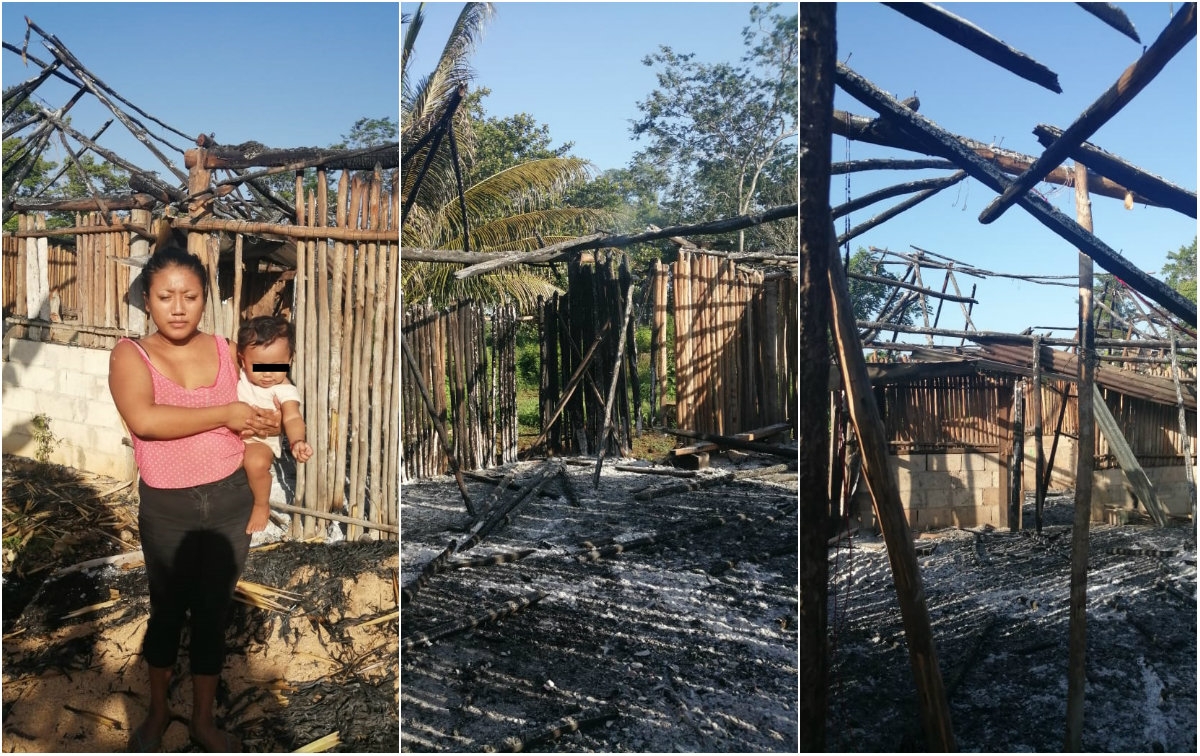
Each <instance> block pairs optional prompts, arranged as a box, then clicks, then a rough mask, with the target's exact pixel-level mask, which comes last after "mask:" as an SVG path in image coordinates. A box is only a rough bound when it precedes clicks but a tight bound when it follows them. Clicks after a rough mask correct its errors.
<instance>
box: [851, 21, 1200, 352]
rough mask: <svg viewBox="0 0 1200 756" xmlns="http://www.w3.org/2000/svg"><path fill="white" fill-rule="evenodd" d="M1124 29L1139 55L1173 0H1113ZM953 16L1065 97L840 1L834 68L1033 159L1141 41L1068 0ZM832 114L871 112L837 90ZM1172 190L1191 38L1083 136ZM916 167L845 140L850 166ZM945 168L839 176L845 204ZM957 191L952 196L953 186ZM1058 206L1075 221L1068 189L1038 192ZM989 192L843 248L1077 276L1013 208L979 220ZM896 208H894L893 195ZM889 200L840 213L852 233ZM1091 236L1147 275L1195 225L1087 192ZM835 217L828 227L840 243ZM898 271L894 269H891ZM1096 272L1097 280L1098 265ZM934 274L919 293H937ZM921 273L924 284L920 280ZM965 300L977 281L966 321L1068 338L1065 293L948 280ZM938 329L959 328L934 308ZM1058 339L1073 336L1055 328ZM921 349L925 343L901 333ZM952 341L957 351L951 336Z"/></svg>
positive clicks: (1186, 174)
mask: <svg viewBox="0 0 1200 756" xmlns="http://www.w3.org/2000/svg"><path fill="white" fill-rule="evenodd" d="M1117 5H1118V6H1119V7H1121V8H1122V9H1123V10H1124V11H1125V12H1126V14H1127V15H1128V16H1129V18H1130V20H1131V21H1132V22H1133V24H1134V26H1135V28H1136V29H1137V31H1138V33H1139V35H1140V36H1141V40H1142V44H1143V45H1150V44H1151V43H1153V41H1154V40H1155V39H1156V38H1157V37H1158V35H1159V33H1160V32H1161V31H1162V30H1163V28H1164V27H1165V26H1166V25H1167V23H1168V21H1169V20H1170V17H1171V12H1172V11H1173V10H1178V9H1179V7H1180V4H1179V3H1174V4H1170V3H1117ZM942 7H944V8H946V9H947V10H949V11H950V12H952V13H955V14H956V15H959V16H961V17H963V18H965V19H967V20H968V21H971V22H972V23H974V24H976V25H977V26H979V27H981V28H983V29H984V30H986V31H987V32H989V33H990V34H992V35H993V36H995V37H998V38H1000V39H1001V40H1003V41H1004V42H1006V43H1008V44H1009V45H1011V46H1013V47H1015V48H1017V49H1018V50H1020V51H1022V52H1024V53H1025V54H1027V55H1029V56H1031V57H1032V58H1034V59H1035V60H1037V61H1039V62H1041V63H1042V64H1044V65H1046V66H1048V67H1049V68H1050V69H1051V70H1053V71H1055V72H1056V73H1057V74H1058V77H1059V83H1060V85H1061V87H1062V89H1063V93H1062V94H1055V93H1053V92H1051V91H1049V90H1047V89H1043V88H1042V87H1039V86H1038V85H1036V84H1033V83H1031V82H1028V81H1026V80H1024V79H1021V78H1018V77H1017V76H1015V75H1013V74H1011V73H1009V72H1008V71H1006V70H1004V69H1002V68H999V67H998V66H996V65H994V64H992V63H989V62H988V61H986V60H983V59H982V58H979V57H978V56H976V55H974V54H973V53H970V52H968V51H967V50H966V49H965V48H962V47H960V46H958V45H955V44H953V43H952V42H950V41H948V40H946V39H945V38H943V37H941V36H940V35H938V34H936V33H934V32H932V31H930V30H928V29H926V28H925V27H923V26H920V25H919V24H917V23H915V22H913V21H911V20H909V19H908V18H905V17H904V16H901V15H900V14H899V13H896V12H895V11H892V10H890V9H889V8H887V7H884V6H882V5H879V4H876V3H843V4H841V5H840V6H839V10H838V19H837V23H838V51H837V56H838V60H840V61H843V62H847V59H848V62H847V65H849V66H850V68H852V69H854V70H855V71H857V72H858V73H859V74H861V75H863V76H865V77H866V78H868V79H870V80H871V81H873V82H874V83H875V84H876V85H878V86H879V87H881V88H883V89H885V90H887V91H889V92H891V93H893V94H894V95H896V96H897V97H899V98H901V99H903V98H905V97H908V96H911V95H912V94H913V93H914V92H915V93H916V94H917V96H918V97H919V98H920V100H921V108H920V112H921V113H922V114H923V115H925V116H926V117H927V118H930V119H932V120H933V121H934V122H936V123H938V124H939V125H941V126H942V127H944V128H946V129H947V130H949V131H951V132H953V133H956V134H959V135H962V136H967V137H970V138H973V139H976V140H978V141H981V142H984V143H990V142H992V141H993V140H994V141H995V142H996V143H997V144H1001V145H1002V146H1003V147H1006V148H1008V149H1012V150H1017V151H1019V152H1023V153H1026V154H1031V155H1039V154H1041V152H1042V151H1043V148H1042V146H1041V145H1040V144H1039V143H1038V141H1037V139H1036V138H1035V137H1034V136H1033V134H1032V131H1033V128H1034V126H1036V125H1037V124H1039V123H1047V124H1050V125H1053V126H1057V127H1059V128H1062V129H1065V128H1067V127H1068V126H1070V125H1071V123H1072V122H1074V120H1075V119H1076V118H1077V117H1078V116H1079V114H1080V113H1082V112H1083V111H1084V110H1085V109H1086V108H1087V107H1088V106H1089V105H1090V104H1092V102H1094V101H1095V100H1096V99H1097V98H1098V97H1099V96H1100V95H1101V94H1102V93H1103V92H1105V91H1106V90H1107V89H1108V88H1109V87H1110V86H1112V84H1113V83H1114V82H1115V81H1116V80H1117V79H1118V77H1119V76H1120V75H1121V73H1122V72H1123V71H1124V70H1125V69H1126V68H1127V67H1128V66H1129V65H1130V64H1131V63H1133V62H1134V61H1135V60H1137V58H1138V57H1139V56H1140V55H1141V53H1142V45H1139V44H1137V43H1135V42H1134V41H1133V40H1131V39H1129V38H1127V37H1125V36H1123V35H1121V34H1119V33H1118V32H1116V31H1115V30H1113V29H1111V28H1109V27H1108V26H1106V25H1104V24H1103V23H1101V22H1100V21H1099V20H1098V19H1096V18H1095V17H1094V16H1092V15H1090V14H1088V13H1086V12H1085V11H1083V10H1082V9H1081V8H1079V7H1078V6H1076V5H1075V4H1074V3H947V4H944V5H942ZM835 107H837V108H839V109H842V110H848V111H850V112H852V113H855V114H858V115H865V116H874V115H875V114H874V112H873V111H871V110H870V109H869V108H867V106H865V105H863V104H861V103H859V102H858V101H856V100H854V99H853V98H851V97H850V96H848V95H846V94H845V93H843V92H841V91H840V90H838V91H837V94H836V95H835ZM1089 141H1091V143H1092V144H1095V145H1097V146H1099V147H1102V148H1103V149H1105V150H1107V151H1109V152H1112V153H1115V154H1117V155H1119V156H1121V157H1123V158H1125V159H1126V160H1128V161H1129V162H1131V163H1133V164H1134V165H1137V166H1139V167H1141V168H1143V169H1145V170H1147V171H1149V172H1151V173H1155V174H1158V175H1160V176H1162V177H1164V178H1166V179H1167V180H1169V181H1171V182H1172V183H1175V184H1177V185H1179V186H1182V187H1185V188H1187V189H1191V190H1193V191H1195V189H1196V164H1197V161H1196V42H1195V40H1193V41H1192V42H1191V43H1189V44H1188V45H1187V46H1186V47H1185V48H1184V49H1183V50H1182V51H1181V52H1180V53H1179V54H1177V55H1176V57H1175V58H1174V59H1173V60H1172V61H1171V62H1170V63H1169V64H1168V65H1167V67H1166V68H1165V69H1164V70H1163V71H1162V73H1160V74H1159V75H1158V77H1157V78H1156V79H1155V80H1154V81H1153V82H1152V83H1151V84H1150V85H1149V86H1148V87H1147V88H1146V89H1145V90H1143V91H1142V92H1141V93H1140V94H1139V95H1138V96H1137V97H1136V98H1134V100H1133V101H1132V102H1131V103H1130V104H1129V105H1126V106H1125V108H1124V109H1123V110H1122V111H1121V112H1120V113H1118V114H1117V115H1116V116H1115V117H1114V118H1112V119H1111V120H1110V121H1109V122H1108V123H1107V124H1106V125H1105V126H1103V127H1102V128H1101V129H1100V130H1099V131H1098V132H1096V134H1095V135H1094V136H1092V137H1091V139H1090V140H1089ZM833 155H834V159H835V160H839V161H840V160H845V159H847V140H846V139H844V138H843V137H838V136H835V137H834V141H833ZM884 156H888V157H898V158H913V157H918V156H917V155H916V154H915V153H909V152H902V151H898V150H889V149H887V148H882V147H876V146H874V145H868V144H865V143H862V142H850V143H849V158H850V159H851V160H856V159H863V158H868V157H884ZM945 173H946V172H944V171H873V172H870V173H855V174H850V194H851V196H852V197H858V196H862V195H863V194H866V193H868V192H870V191H873V190H875V189H879V188H882V187H883V186H887V185H891V184H897V183H902V182H904V181H910V180H915V179H917V178H925V177H929V176H935V175H945ZM960 187H961V188H960ZM1037 189H1038V190H1039V191H1041V192H1042V193H1043V195H1046V196H1047V197H1048V198H1049V199H1050V200H1051V201H1052V202H1053V203H1054V205H1055V206H1056V207H1058V208H1059V209H1060V210H1062V211H1063V212H1064V213H1066V214H1068V215H1069V216H1070V217H1072V218H1073V217H1075V201H1074V190H1073V189H1067V188H1057V187H1053V186H1052V185H1048V184H1039V185H1038V187H1037ZM831 194H832V201H833V204H835V205H837V204H840V203H842V202H844V201H845V199H846V177H845V176H834V177H833V186H832V191H831ZM994 196H995V195H994V194H993V193H992V192H991V190H989V189H987V188H985V187H984V186H983V185H982V184H980V183H978V182H977V181H974V180H973V179H968V180H967V182H964V183H963V184H959V185H958V186H955V187H951V188H950V189H946V190H943V191H942V192H941V193H940V194H938V195H936V196H934V197H933V198H931V199H929V200H926V201H925V202H924V203H922V204H921V205H919V206H917V207H916V208H913V209H911V210H909V211H907V212H906V213H904V214H902V215H900V216H898V217H897V218H894V219H892V220H890V221H888V222H887V223H885V224H883V225H881V226H878V227H877V228H876V229H874V230H872V231H870V232H868V233H866V234H864V235H862V236H859V237H856V238H855V239H853V240H852V241H851V246H852V248H853V249H857V248H858V247H859V246H863V247H871V246H875V247H883V248H888V249H891V250H894V251H898V252H911V251H912V250H911V248H910V246H909V245H916V246H918V247H921V248H923V249H927V250H929V251H931V252H936V253H939V254H942V255H946V256H948V257H952V258H955V259H957V260H961V261H963V262H966V263H969V264H971V265H974V266H977V267H980V268H984V269H987V270H992V271H996V272H1003V273H1024V274H1029V273H1040V274H1048V275H1075V274H1076V273H1077V271H1078V262H1077V260H1078V256H1077V254H1076V251H1075V249H1074V248H1073V247H1071V246H1070V245H1069V244H1067V242H1065V241H1063V240H1061V239H1060V238H1059V237H1058V236H1056V235H1055V234H1054V233H1053V232H1051V231H1050V230H1049V229H1047V228H1046V227H1044V226H1043V225H1041V224H1040V223H1038V222H1037V221H1036V220H1034V219H1033V218H1032V216H1030V215H1028V214H1027V213H1026V212H1025V211H1023V210H1021V209H1020V208H1018V207H1013V208H1012V209H1010V210H1009V211H1007V212H1006V213H1005V214H1004V215H1003V216H1002V217H1001V218H1000V219H999V220H997V221H995V222H994V223H992V224H990V225H982V224H980V223H979V221H978V216H979V213H980V212H981V211H982V210H983V208H984V207H986V206H987V204H988V203H989V202H990V201H991V200H992V199H993V197H994ZM900 199H902V198H900ZM900 199H891V200H886V201H884V202H882V203H879V204H876V205H872V206H871V207H868V208H864V209H862V210H858V211H856V212H854V213H852V214H851V216H850V225H851V226H854V225H857V224H858V223H861V222H863V221H865V220H867V219H868V218H870V217H872V216H873V215H875V214H877V213H879V212H880V211H882V210H883V209H884V208H886V207H890V206H891V205H892V204H895V203H896V202H899V201H900ZM1092 215H1093V221H1094V225H1095V233H1096V235H1097V236H1099V237H1100V238H1101V239H1102V240H1104V241H1105V242H1106V243H1107V244H1108V245H1109V246H1110V247H1112V248H1113V249H1115V250H1118V251H1119V252H1121V254H1123V255H1124V256H1125V257H1127V258H1129V259H1130V260H1132V261H1133V262H1134V263H1135V264H1137V265H1138V266H1139V267H1141V268H1142V269H1143V270H1147V271H1158V270H1159V268H1160V267H1161V265H1162V264H1163V263H1164V262H1165V260H1166V253H1167V251H1168V250H1174V249H1178V248H1179V247H1180V246H1183V245H1185V244H1188V243H1190V242H1191V241H1192V239H1193V237H1194V236H1195V235H1196V221H1195V220H1194V219H1192V218H1188V217H1186V216H1183V215H1180V214H1178V213H1175V212H1173V211H1170V210H1164V209H1161V208H1152V207H1144V206H1140V205H1135V206H1134V208H1133V209H1132V210H1126V209H1125V207H1124V206H1123V204H1122V202H1121V201H1120V200H1113V199H1108V198H1105V197H1099V196H1093V199H1092ZM844 223H845V221H844V220H843V219H841V218H839V219H838V221H837V230H838V232H839V233H842V232H844V231H845V226H844ZM892 270H893V271H897V272H898V271H899V270H901V269H899V268H893V269H892ZM1096 272H1097V273H1101V272H1103V270H1102V269H1101V268H1100V267H1099V266H1097V267H1096ZM942 275H943V274H940V273H932V274H927V277H926V279H925V283H926V284H927V285H932V286H935V287H938V288H940V285H941V282H942ZM929 276H935V277H934V278H931V277H929ZM957 279H958V282H959V286H960V287H962V288H963V289H964V290H965V291H964V293H967V292H968V291H969V289H970V286H971V284H972V283H977V284H978V292H977V299H978V300H979V304H978V305H976V306H975V308H974V311H973V313H972V319H973V321H974V322H975V325H976V326H977V327H978V328H979V329H981V330H995V331H1008V332H1019V331H1021V330H1023V329H1025V328H1026V327H1029V326H1069V327H1071V328H1074V326H1075V324H1076V321H1077V315H1076V308H1077V306H1078V305H1077V303H1076V300H1077V294H1076V292H1075V291H1074V290H1072V289H1066V288H1061V287H1046V286H1038V285H1034V284H1030V283H1024V282H1014V281H1008V280H1005V279H998V278H988V279H987V280H979V279H975V278H971V277H968V276H964V275H961V274H959V275H958V276H957ZM940 325H941V326H942V327H947V328H955V329H961V328H962V327H963V318H962V314H961V311H960V310H959V308H958V307H957V306H953V307H952V308H948V309H944V311H943V314H942V320H941V322H940ZM1056 335H1060V336H1070V333H1062V332H1058V333H1057V334H1056ZM902 339H903V340H904V341H909V342H916V341H918V340H922V341H923V337H919V336H908V337H902ZM953 343H955V344H957V340H955V341H954V342H953Z"/></svg>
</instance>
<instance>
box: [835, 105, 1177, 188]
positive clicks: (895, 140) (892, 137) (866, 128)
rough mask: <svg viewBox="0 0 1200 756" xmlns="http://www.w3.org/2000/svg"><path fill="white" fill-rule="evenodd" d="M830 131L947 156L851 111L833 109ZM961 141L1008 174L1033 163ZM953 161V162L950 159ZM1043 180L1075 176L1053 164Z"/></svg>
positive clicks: (1099, 180) (1094, 183) (1066, 180)
mask: <svg viewBox="0 0 1200 756" xmlns="http://www.w3.org/2000/svg"><path fill="white" fill-rule="evenodd" d="M833 118H834V120H833V133H835V134H838V135H839V136H844V137H846V138H848V139H853V140H855V141H860V142H868V143H870V144H877V145H879V146H881V147H894V148H896V149H900V150H908V151H910V152H920V153H923V154H928V155H937V156H939V157H947V156H948V152H947V151H946V150H944V149H941V148H939V147H930V146H928V145H924V144H922V143H921V142H919V141H917V140H916V139H914V138H912V137H910V136H908V135H906V134H904V133H903V132H901V131H900V129H898V128H897V127H894V126H892V125H890V124H889V123H888V122H887V121H885V120H883V119H882V118H867V117H865V116H859V115H854V114H853V113H847V112H846V111H844V110H835V111H834V113H833ZM955 138H956V139H958V141H960V142H962V144H964V145H965V146H966V147H967V149H969V150H971V151H972V152H974V153H975V154H976V155H978V156H979V157H980V158H982V159H984V160H987V161H990V162H991V163H992V164H993V165H995V166H996V167H997V168H999V169H1000V170H1002V171H1004V172H1005V173H1009V174H1012V175H1019V174H1021V173H1024V172H1025V171H1026V170H1027V169H1028V168H1029V166H1031V165H1033V162H1034V160H1036V158H1034V157H1032V156H1030V155H1025V154H1022V153H1020V152H1013V151H1012V150H1005V149H1001V148H999V147H994V146H992V145H990V144H984V143H982V142H978V141H975V140H974V139H968V138H967V137H962V136H958V137H955ZM952 164H953V163H952ZM1043 181H1045V182H1047V183H1050V184H1058V185H1060V186H1074V183H1075V179H1074V178H1073V176H1072V174H1071V171H1069V170H1068V169H1066V168H1055V169H1054V170H1053V171H1051V172H1050V173H1048V174H1046V177H1045V178H1044V179H1043ZM1088 181H1089V186H1090V187H1091V190H1092V194H1099V195H1102V196H1104V197H1111V198H1113V199H1119V200H1124V199H1125V197H1126V195H1128V194H1129V193H1130V189H1128V188H1126V187H1124V186H1120V185H1118V184H1117V183H1115V182H1114V181H1111V180H1109V179H1107V178H1104V177H1103V176H1101V175H1100V174H1099V173H1093V174H1090V175H1089V178H1088ZM1133 198H1134V200H1135V201H1137V202H1139V203H1141V204H1147V205H1154V206H1155V207H1157V206H1158V203H1157V202H1152V201H1150V200H1149V199H1148V198H1146V197H1142V196H1141V195H1139V194H1137V193H1134V197H1133Z"/></svg>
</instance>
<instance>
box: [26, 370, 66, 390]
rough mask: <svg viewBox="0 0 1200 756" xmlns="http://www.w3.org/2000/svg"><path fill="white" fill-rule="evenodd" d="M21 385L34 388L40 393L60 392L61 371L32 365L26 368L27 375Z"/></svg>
mask: <svg viewBox="0 0 1200 756" xmlns="http://www.w3.org/2000/svg"><path fill="white" fill-rule="evenodd" d="M21 385H23V386H26V387H28V388H32V389H35V390H37V391H38V393H42V394H44V393H46V392H52V393H57V392H58V386H59V371H58V370H55V369H53V368H48V367H43V366H42V365H40V364H36V365H30V366H29V367H27V368H25V375H23V376H22V377H21Z"/></svg>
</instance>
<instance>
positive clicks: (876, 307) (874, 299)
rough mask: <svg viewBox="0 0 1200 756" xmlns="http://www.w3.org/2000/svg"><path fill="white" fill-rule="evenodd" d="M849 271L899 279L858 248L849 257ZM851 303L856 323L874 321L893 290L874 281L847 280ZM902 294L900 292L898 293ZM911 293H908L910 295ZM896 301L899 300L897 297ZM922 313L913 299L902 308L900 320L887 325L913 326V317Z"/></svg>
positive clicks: (893, 318)
mask: <svg viewBox="0 0 1200 756" xmlns="http://www.w3.org/2000/svg"><path fill="white" fill-rule="evenodd" d="M849 270H850V272H851V273H858V274H861V275H868V276H875V277H876V278H889V279H891V280H893V281H899V280H900V279H899V278H898V277H897V276H896V274H894V273H892V272H890V271H889V270H887V269H886V268H885V267H884V266H883V264H882V262H881V261H880V260H878V259H876V258H875V256H874V255H872V254H871V253H870V252H869V251H867V249H866V248H865V247H859V248H858V249H856V250H855V251H854V254H853V255H851V256H850V269H849ZM847 283H848V284H849V288H850V302H851V306H852V307H853V309H854V319H855V320H875V319H877V318H879V317H880V316H882V315H883V309H884V306H885V305H886V304H887V301H888V298H889V297H890V296H891V293H892V291H893V289H894V288H895V287H893V286H890V285H888V284H886V283H880V282H877V281H864V280H862V279H860V278H848V279H847ZM901 293H902V294H903V291H902V292H901ZM910 293H911V292H910ZM897 299H899V297H897ZM920 313H921V306H920V303H919V301H918V300H913V302H912V303H911V304H909V305H908V306H907V307H905V309H904V313H903V315H902V316H901V317H900V318H898V319H897V318H895V317H892V318H889V320H890V322H893V323H898V324H901V325H913V323H915V322H916V320H915V318H916V317H917V316H918V315H919V314H920Z"/></svg>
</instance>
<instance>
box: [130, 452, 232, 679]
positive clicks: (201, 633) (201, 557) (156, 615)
mask: <svg viewBox="0 0 1200 756" xmlns="http://www.w3.org/2000/svg"><path fill="white" fill-rule="evenodd" d="M139 493H140V495H141V505H140V507H139V510H138V528H139V530H140V531H141V539H142V552H143V554H144V555H145V558H146V575H147V577H148V578H149V580H150V621H149V624H148V625H147V626H146V638H145V641H144V644H143V647H142V654H143V656H145V657H146V661H147V662H149V663H150V665H151V666H153V667H173V666H174V665H175V660H176V658H177V657H178V655H179V639H180V634H181V633H182V632H183V624H184V622H185V620H186V619H187V615H188V613H189V612H190V615H191V616H190V625H189V627H190V630H191V645H190V648H189V658H190V665H189V668H190V669H191V672H192V674H193V675H216V674H220V672H221V668H222V666H224V664H225V626H226V624H227V622H228V620H229V608H230V606H231V604H232V603H233V589H234V587H235V586H236V585H237V581H238V579H239V578H240V577H241V574H242V568H243V567H245V566H246V554H247V552H249V550H250V535H249V534H248V533H247V532H246V525H247V523H249V521H250V510H251V509H252V508H253V506H254V494H252V493H251V492H250V484H249V482H248V481H247V480H246V472H245V470H243V469H242V468H241V467H238V469H237V470H236V471H234V472H233V473H232V474H231V475H229V476H228V477H227V478H224V479H222V480H218V481H215V482H213V483H206V484H204V485H200V486H193V487H191V488H154V487H152V486H148V485H146V484H145V483H144V482H142V483H140V485H139Z"/></svg>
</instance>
